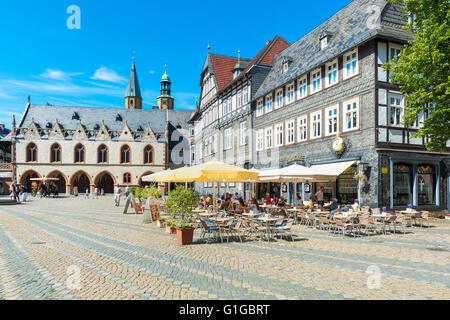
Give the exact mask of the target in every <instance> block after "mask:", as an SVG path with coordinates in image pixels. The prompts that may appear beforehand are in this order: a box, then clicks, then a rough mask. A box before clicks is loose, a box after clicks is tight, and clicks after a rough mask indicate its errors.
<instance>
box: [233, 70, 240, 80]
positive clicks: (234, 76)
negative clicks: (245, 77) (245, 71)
mask: <svg viewBox="0 0 450 320" xmlns="http://www.w3.org/2000/svg"><path fill="white" fill-rule="evenodd" d="M240 74H241V71H240V70H236V71H234V73H233V79H236V78H237V77H238V76H239V75H240Z"/></svg>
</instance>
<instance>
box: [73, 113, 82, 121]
mask: <svg viewBox="0 0 450 320" xmlns="http://www.w3.org/2000/svg"><path fill="white" fill-rule="evenodd" d="M72 120H80V116H79V115H78V113H76V112H74V113H73V114H72Z"/></svg>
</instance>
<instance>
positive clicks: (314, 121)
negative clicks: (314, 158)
mask: <svg viewBox="0 0 450 320" xmlns="http://www.w3.org/2000/svg"><path fill="white" fill-rule="evenodd" d="M310 123H311V133H310V135H311V136H310V137H311V139H317V138H321V137H322V110H320V111H316V112H311V113H310ZM317 127H318V128H317ZM316 128H317V129H318V130H317V131H318V134H317V135H315V134H314V131H315V129H316Z"/></svg>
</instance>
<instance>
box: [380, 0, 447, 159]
mask: <svg viewBox="0 0 450 320" xmlns="http://www.w3.org/2000/svg"><path fill="white" fill-rule="evenodd" d="M388 2H391V3H397V4H404V7H403V10H404V13H405V15H408V16H410V20H409V23H408V25H406V26H405V29H406V30H408V31H412V32H413V33H414V40H412V41H410V42H409V43H408V44H406V45H405V48H404V50H403V51H402V52H401V54H399V55H398V56H397V57H396V58H395V59H393V60H391V61H390V62H388V63H386V64H385V65H384V68H385V70H389V72H390V81H391V83H393V84H398V85H399V87H400V90H401V92H402V93H404V95H405V105H406V106H407V107H405V114H404V118H403V119H404V124H406V125H408V124H412V123H415V122H416V121H417V119H418V118H419V116H420V114H421V113H422V112H425V113H426V112H427V113H428V117H427V118H426V119H425V120H424V121H423V127H422V128H420V129H419V130H418V132H417V133H416V134H415V135H414V137H424V136H426V137H427V138H428V139H429V140H428V142H426V147H427V149H428V150H440V151H441V152H442V151H445V150H446V148H447V146H446V145H447V141H448V140H450V107H449V101H450V70H449V66H450V61H449V60H450V55H449V45H450V25H449V24H450V23H449V21H450V10H449V1H448V0H388ZM411 13H412V15H411Z"/></svg>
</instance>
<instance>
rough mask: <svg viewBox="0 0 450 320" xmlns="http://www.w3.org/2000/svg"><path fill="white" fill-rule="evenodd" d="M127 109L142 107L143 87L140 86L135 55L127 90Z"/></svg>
mask: <svg viewBox="0 0 450 320" xmlns="http://www.w3.org/2000/svg"><path fill="white" fill-rule="evenodd" d="M125 109H142V96H141V88H140V87H139V81H138V77H137V72H136V66H135V64H134V57H133V64H132V65H131V72H130V78H129V79H128V85H127V90H126V91H125Z"/></svg>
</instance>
